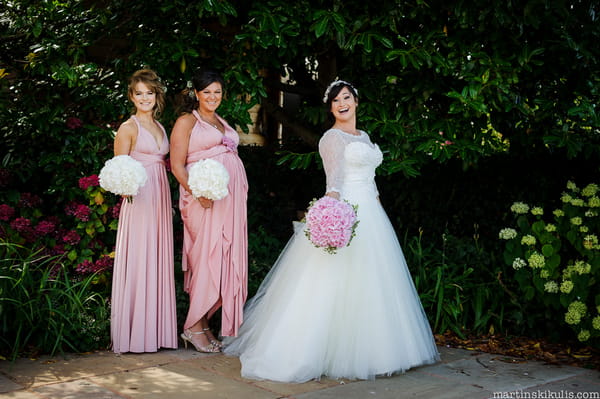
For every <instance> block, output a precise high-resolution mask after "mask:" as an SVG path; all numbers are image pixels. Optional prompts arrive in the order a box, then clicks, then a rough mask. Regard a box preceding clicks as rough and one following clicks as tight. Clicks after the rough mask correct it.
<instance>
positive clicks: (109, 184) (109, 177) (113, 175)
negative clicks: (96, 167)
mask: <svg viewBox="0 0 600 399" xmlns="http://www.w3.org/2000/svg"><path fill="white" fill-rule="evenodd" d="M147 179H148V175H147V174H146V169H145V168H144V166H143V165H142V164H141V163H140V162H139V161H136V160H135V159H133V158H132V157H130V156H129V155H117V156H115V157H113V158H111V159H109V160H108V161H106V162H105V163H104V167H103V168H102V170H101V171H100V174H99V175H98V180H99V182H100V187H102V188H103V189H105V190H106V191H110V192H111V193H113V194H117V195H125V196H128V197H129V198H128V200H129V201H131V196H134V195H137V193H138V191H139V189H140V187H142V186H143V185H144V184H146V180H147Z"/></svg>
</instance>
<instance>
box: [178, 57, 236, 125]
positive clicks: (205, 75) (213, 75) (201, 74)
mask: <svg viewBox="0 0 600 399" xmlns="http://www.w3.org/2000/svg"><path fill="white" fill-rule="evenodd" d="M213 83H220V84H221V88H222V89H223V90H225V81H224V80H223V77H222V76H221V74H220V73H219V72H217V71H215V70H213V69H210V68H200V69H197V70H196V72H195V73H194V75H193V76H192V80H191V81H190V82H188V87H187V88H185V89H184V90H183V91H182V92H181V95H180V96H179V97H180V98H179V104H178V107H177V113H178V114H179V115H181V114H189V113H191V112H192V111H193V110H195V109H197V108H198V105H199V104H198V99H197V98H196V93H194V90H196V91H202V90H204V89H205V88H206V87H208V86H210V85H211V84H213ZM190 86H191V87H190Z"/></svg>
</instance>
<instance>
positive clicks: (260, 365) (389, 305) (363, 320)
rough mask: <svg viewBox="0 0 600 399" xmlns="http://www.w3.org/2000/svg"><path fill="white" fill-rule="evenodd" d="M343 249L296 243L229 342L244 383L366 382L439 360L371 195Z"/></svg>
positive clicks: (296, 239) (300, 233) (299, 234)
mask: <svg viewBox="0 0 600 399" xmlns="http://www.w3.org/2000/svg"><path fill="white" fill-rule="evenodd" d="M349 200H350V201H351V202H352V203H354V204H357V203H358V205H359V207H358V218H359V220H360V222H359V225H358V227H357V231H356V236H355V237H354V239H353V240H352V242H351V244H350V246H348V247H344V248H342V249H339V250H338V251H337V253H336V254H329V253H327V252H325V251H324V250H322V249H320V248H316V247H314V246H313V245H312V243H310V242H309V240H308V239H307V238H306V236H305V234H304V225H303V224H301V223H298V222H295V233H294V235H293V236H292V238H291V239H290V241H289V242H288V243H287V245H286V247H285V249H284V250H283V251H282V253H281V254H280V256H279V259H278V260H277V262H276V263H275V265H274V266H273V268H272V269H271V271H270V272H269V274H268V275H267V277H266V278H265V280H264V281H263V283H262V285H261V287H260V288H259V290H258V292H257V294H256V295H255V296H254V297H253V298H252V299H251V300H249V301H248V303H247V304H246V308H245V310H244V323H243V324H242V326H241V328H240V331H239V334H238V336H237V337H235V338H226V340H225V350H224V351H225V353H226V354H229V355H233V356H239V357H240V361H241V364H242V376H243V377H245V378H251V379H258V380H262V379H267V380H273V381H282V382H304V381H308V380H311V379H318V378H320V377H321V376H328V377H330V378H348V379H355V378H356V379H371V378H374V377H375V376H377V375H390V374H392V373H395V372H403V371H405V370H407V369H409V368H412V367H416V366H419V365H423V364H430V363H434V362H436V361H438V360H439V354H438V351H437V348H436V346H435V342H434V339H433V335H432V333H431V328H430V326H429V323H428V321H427V318H426V316H425V313H424V311H423V308H422V306H421V303H420V300H419V297H418V295H417V292H416V290H415V287H414V284H413V282H412V279H411V276H410V273H409V271H408V268H407V265H406V261H405V259H404V255H403V253H402V249H401V248H400V244H399V242H398V239H397V237H396V235H395V232H394V229H393V227H392V225H391V223H390V221H389V219H388V217H387V215H386V214H385V211H384V209H383V208H382V206H381V204H380V203H379V201H378V200H377V199H376V198H375V196H373V195H367V196H359V197H357V198H350V199H349Z"/></svg>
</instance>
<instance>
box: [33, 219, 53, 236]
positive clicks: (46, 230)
mask: <svg viewBox="0 0 600 399" xmlns="http://www.w3.org/2000/svg"><path fill="white" fill-rule="evenodd" d="M55 230H56V224H55V223H54V222H52V221H50V220H42V221H41V222H39V223H38V224H37V226H35V233H36V234H37V235H39V236H45V235H48V234H50V233H53V232H54V231H55Z"/></svg>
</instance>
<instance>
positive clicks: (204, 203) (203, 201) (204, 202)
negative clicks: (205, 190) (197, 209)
mask: <svg viewBox="0 0 600 399" xmlns="http://www.w3.org/2000/svg"><path fill="white" fill-rule="evenodd" d="M198 201H200V205H202V207H203V208H212V205H213V200H211V199H208V198H205V197H198Z"/></svg>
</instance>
